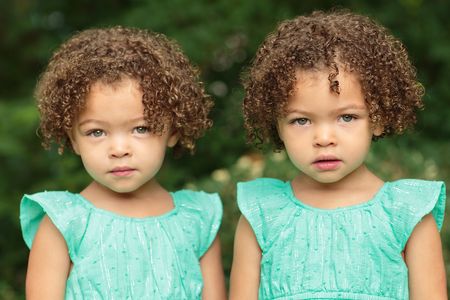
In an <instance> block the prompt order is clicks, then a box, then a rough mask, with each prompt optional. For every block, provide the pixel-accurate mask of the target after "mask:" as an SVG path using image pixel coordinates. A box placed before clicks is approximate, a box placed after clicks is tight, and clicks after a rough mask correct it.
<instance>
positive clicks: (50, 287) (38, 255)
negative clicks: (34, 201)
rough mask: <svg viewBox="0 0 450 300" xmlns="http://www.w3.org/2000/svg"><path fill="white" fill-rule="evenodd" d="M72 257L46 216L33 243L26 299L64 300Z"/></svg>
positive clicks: (29, 260) (61, 237) (29, 261)
mask: <svg viewBox="0 0 450 300" xmlns="http://www.w3.org/2000/svg"><path fill="white" fill-rule="evenodd" d="M69 270H70V258H69V253H68V250H67V245H66V242H65V240H64V238H63V236H62V235H61V233H60V232H59V231H58V229H57V228H56V227H55V225H53V223H52V221H50V219H49V218H48V217H47V216H45V217H44V218H43V220H42V222H41V224H40V225H39V229H38V231H37V233H36V236H35V238H34V241H33V245H32V247H31V251H30V257H29V259H28V270H27V277H26V298H27V299H28V300H34V299H52V300H53V299H55V300H56V299H64V295H65V290H66V281H67V277H68V275H69Z"/></svg>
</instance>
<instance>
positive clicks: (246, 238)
mask: <svg viewBox="0 0 450 300" xmlns="http://www.w3.org/2000/svg"><path fill="white" fill-rule="evenodd" d="M260 269H261V248H260V247H259V245H258V242H257V240H256V237H255V234H254V233H253V230H252V228H251V227H250V224H249V223H248V221H247V219H245V217H244V216H241V218H240V219H239V222H238V225H237V228H236V236H235V239H234V256H233V265H232V268H231V278H230V299H231V300H234V299H236V300H240V299H246V300H253V299H254V300H256V299H258V290H259V281H260V278H259V276H260V275H259V274H260Z"/></svg>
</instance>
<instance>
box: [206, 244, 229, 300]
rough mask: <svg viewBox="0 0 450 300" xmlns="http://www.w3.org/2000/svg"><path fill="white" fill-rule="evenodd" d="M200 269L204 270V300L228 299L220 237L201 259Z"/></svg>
mask: <svg viewBox="0 0 450 300" xmlns="http://www.w3.org/2000/svg"><path fill="white" fill-rule="evenodd" d="M200 268H201V269H202V276H203V282H204V287H203V293H202V299H203V300H224V299H225V298H226V292H225V279H224V275H223V268H222V256H221V253H220V240H219V238H218V237H216V239H215V240H214V242H213V243H212V245H211V247H209V249H208V251H206V253H205V254H204V255H203V256H202V258H201V259H200Z"/></svg>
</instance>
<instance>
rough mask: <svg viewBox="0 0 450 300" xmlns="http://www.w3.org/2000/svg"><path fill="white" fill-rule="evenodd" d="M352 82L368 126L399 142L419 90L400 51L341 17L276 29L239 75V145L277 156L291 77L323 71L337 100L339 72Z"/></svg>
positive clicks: (352, 18)
mask: <svg viewBox="0 0 450 300" xmlns="http://www.w3.org/2000/svg"><path fill="white" fill-rule="evenodd" d="M340 67H342V68H344V70H346V71H349V72H352V73H354V74H356V76H357V78H358V79H359V81H360V84H361V87H362V90H363V94H364V98H365V102H366V105H367V107H368V110H369V115H370V120H371V123H372V125H376V126H380V128H383V130H384V131H383V136H385V135H390V134H400V133H402V132H403V131H405V129H407V128H409V127H411V126H412V125H413V124H414V123H415V122H416V112H417V110H418V109H421V108H422V106H423V105H422V97H423V95H424V88H423V86H422V85H421V84H420V83H419V82H418V81H417V78H416V70H415V68H414V67H413V66H412V65H411V62H410V61H409V59H408V54H407V52H406V49H405V47H404V46H403V44H402V43H401V42H400V41H399V40H398V39H396V38H395V37H393V36H392V35H391V34H390V33H389V32H388V30H387V29H386V28H384V27H383V26H381V25H379V24H377V23H376V22H375V21H373V20H371V19H369V18H368V17H365V16H361V15H357V14H353V13H351V12H349V11H347V10H335V11H332V12H328V13H326V12H322V11H315V12H313V13H311V14H310V15H307V16H299V17H297V18H295V19H292V20H287V21H284V22H282V23H280V24H279V26H278V28H277V29H276V30H275V32H273V33H271V34H269V35H268V36H267V38H266V39H265V41H264V42H263V43H262V45H261V46H260V48H259V49H258V51H257V53H256V56H255V58H254V59H253V62H252V64H251V65H250V67H249V68H248V70H247V72H246V73H244V74H243V80H242V81H243V85H244V89H245V98H244V102H243V112H244V125H245V128H246V130H247V140H248V141H249V142H254V143H256V144H257V145H260V144H262V143H264V142H272V143H273V144H274V145H275V148H276V149H277V150H281V149H283V147H284V146H283V143H282V141H281V140H280V138H279V136H278V132H277V128H276V123H277V119H278V118H279V117H280V116H281V114H282V113H283V111H284V109H285V107H286V104H287V101H288V97H289V96H290V95H292V93H293V89H294V84H295V82H296V77H295V73H296V71H297V70H311V69H319V70H328V72H329V76H328V80H329V82H330V90H331V91H332V92H335V93H339V82H338V81H337V80H336V76H337V75H338V74H339V68H340Z"/></svg>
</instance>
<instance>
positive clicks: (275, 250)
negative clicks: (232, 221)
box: [238, 178, 445, 300]
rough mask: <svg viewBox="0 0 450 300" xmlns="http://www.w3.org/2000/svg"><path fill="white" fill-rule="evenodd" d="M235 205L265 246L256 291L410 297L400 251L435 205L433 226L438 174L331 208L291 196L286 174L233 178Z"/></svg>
mask: <svg viewBox="0 0 450 300" xmlns="http://www.w3.org/2000/svg"><path fill="white" fill-rule="evenodd" d="M238 205H239V208H240V210H241V212H242V214H243V215H244V216H245V218H246V219H247V220H248V222H249V224H250V226H251V227H252V229H253V231H254V234H255V236H256V239H257V241H258V244H259V246H260V247H261V251H262V260H261V273H260V275H261V276H260V287H259V299H263V300H264V299H277V300H282V299H283V300H287V299H373V300H375V299H376V300H381V299H383V300H387V299H398V300H400V299H402V300H403V299H408V270H407V267H406V265H405V263H404V260H403V258H402V254H401V253H402V251H403V249H404V247H405V245H406V242H407V241H408V238H409V236H410V235H411V233H412V231H413V229H414V227H415V226H416V225H417V223H418V222H420V220H421V219H422V218H423V217H424V216H425V215H426V214H428V213H430V212H431V213H432V214H433V216H434V219H435V220H436V223H437V226H438V229H439V230H440V229H441V227H442V223H443V219H444V209H445V186H444V183H443V182H433V181H424V180H414V179H404V180H398V181H394V182H386V183H385V184H384V185H383V187H382V188H381V189H380V190H379V191H378V193H377V194H376V195H375V196H374V197H373V198H372V199H371V200H370V201H367V202H365V203H362V204H358V205H354V206H348V207H342V208H337V209H333V210H327V209H318V208H314V207H311V206H308V205H306V204H304V203H302V202H301V200H300V199H297V198H295V196H294V194H293V191H292V188H291V184H290V182H283V181H280V180H276V179H269V178H260V179H256V180H254V181H250V182H245V183H239V184H238Z"/></svg>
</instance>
